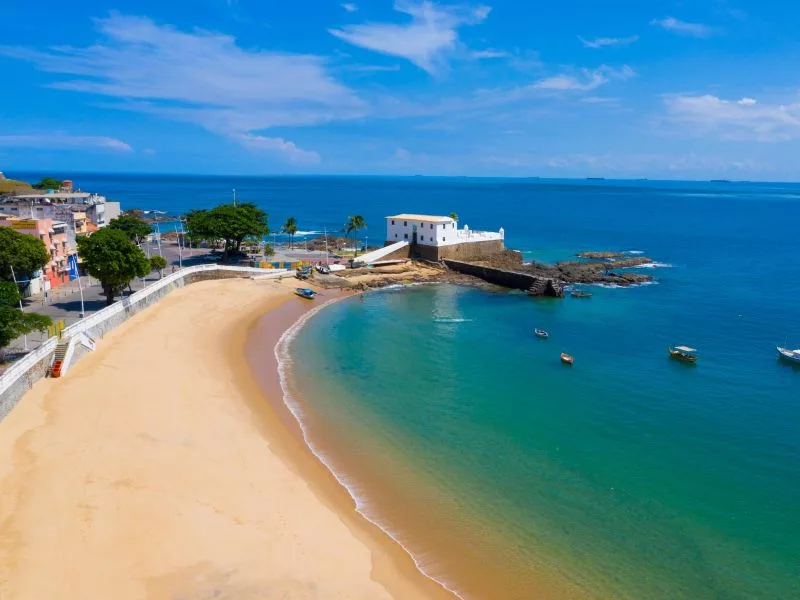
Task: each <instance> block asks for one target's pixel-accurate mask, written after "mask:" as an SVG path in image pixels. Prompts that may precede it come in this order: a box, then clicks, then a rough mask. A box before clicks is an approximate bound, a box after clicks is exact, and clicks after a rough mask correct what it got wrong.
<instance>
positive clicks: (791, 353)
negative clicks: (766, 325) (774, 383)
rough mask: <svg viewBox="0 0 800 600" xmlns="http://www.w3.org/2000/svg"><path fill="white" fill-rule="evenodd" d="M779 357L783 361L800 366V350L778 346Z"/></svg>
mask: <svg viewBox="0 0 800 600" xmlns="http://www.w3.org/2000/svg"><path fill="white" fill-rule="evenodd" d="M778 356H779V357H780V358H782V359H783V360H788V361H789V362H791V363H795V364H798V365H800V348H796V349H795V350H789V349H788V348H781V347H780V346H778Z"/></svg>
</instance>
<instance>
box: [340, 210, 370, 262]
mask: <svg viewBox="0 0 800 600" xmlns="http://www.w3.org/2000/svg"><path fill="white" fill-rule="evenodd" d="M366 228H367V224H366V222H365V221H364V217H362V216H361V215H355V216H354V217H347V223H345V226H344V232H345V234H348V235H349V234H351V233H352V234H353V246H355V248H356V254H355V255H356V256H358V244H357V243H356V235H357V234H358V231H359V230H360V229H366Z"/></svg>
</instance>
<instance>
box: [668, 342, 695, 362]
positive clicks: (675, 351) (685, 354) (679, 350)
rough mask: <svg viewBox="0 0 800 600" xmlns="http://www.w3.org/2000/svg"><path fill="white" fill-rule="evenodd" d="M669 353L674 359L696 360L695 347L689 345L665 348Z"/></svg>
mask: <svg viewBox="0 0 800 600" xmlns="http://www.w3.org/2000/svg"><path fill="white" fill-rule="evenodd" d="M667 352H669V355H670V356H671V357H672V358H674V359H675V360H681V361H683V362H690V363H693V362H697V355H696V354H695V352H697V350H696V349H694V348H690V347H689V346H675V347H673V348H669V349H668V350H667Z"/></svg>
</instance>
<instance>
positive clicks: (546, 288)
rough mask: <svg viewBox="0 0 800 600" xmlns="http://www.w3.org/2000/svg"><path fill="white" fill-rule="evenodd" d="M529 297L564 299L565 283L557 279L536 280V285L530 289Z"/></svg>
mask: <svg viewBox="0 0 800 600" xmlns="http://www.w3.org/2000/svg"><path fill="white" fill-rule="evenodd" d="M528 295H529V296H548V297H550V298H563V297H564V282H563V281H558V280H555V279H544V278H536V281H535V282H534V284H533V285H532V286H531V287H530V289H528Z"/></svg>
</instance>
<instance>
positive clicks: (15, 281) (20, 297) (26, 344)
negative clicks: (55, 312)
mask: <svg viewBox="0 0 800 600" xmlns="http://www.w3.org/2000/svg"><path fill="white" fill-rule="evenodd" d="M8 266H9V267H11V279H13V280H14V285H15V286H17V293H18V294H19V284H18V283H17V276H16V274H15V273H14V265H8ZM19 309H20V310H22V294H19ZM22 340H23V342H22V343H23V344H24V347H25V352H27V351H28V334H27V333H26V334H25V335H24V336H23V337H22Z"/></svg>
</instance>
